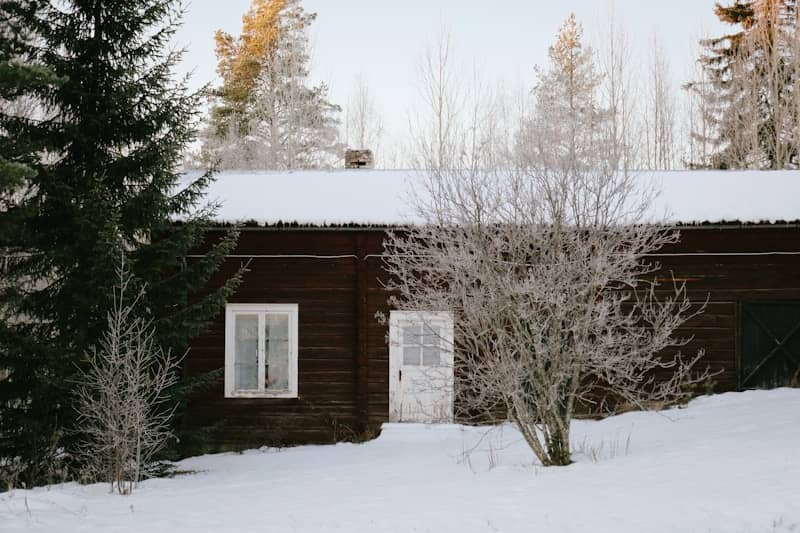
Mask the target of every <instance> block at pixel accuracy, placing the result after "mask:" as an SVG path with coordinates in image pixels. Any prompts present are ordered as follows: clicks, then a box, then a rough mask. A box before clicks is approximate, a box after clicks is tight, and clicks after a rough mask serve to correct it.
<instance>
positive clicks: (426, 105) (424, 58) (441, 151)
mask: <svg viewBox="0 0 800 533" xmlns="http://www.w3.org/2000/svg"><path fill="white" fill-rule="evenodd" d="M417 91H418V96H419V98H418V104H417V107H416V108H415V109H413V110H412V112H411V114H410V118H409V126H410V129H411V131H410V133H411V144H412V150H413V152H414V154H419V155H420V157H418V158H417V160H416V161H414V162H413V163H414V166H420V165H424V166H429V165H434V167H435V168H443V167H446V166H448V165H449V164H450V162H452V161H454V160H455V157H456V154H457V151H458V148H457V146H458V144H459V138H458V134H457V130H458V127H459V126H458V124H459V121H460V120H461V118H460V115H461V113H462V111H463V106H464V101H463V100H464V95H463V93H462V89H461V87H460V85H459V75H458V71H457V69H456V66H455V58H454V50H453V44H452V39H451V37H450V33H449V32H448V31H447V30H446V29H444V28H442V29H440V30H439V31H438V33H437V34H436V36H435V37H434V39H433V41H432V42H431V43H429V44H428V45H427V47H426V48H425V50H424V51H423V53H422V55H421V56H420V59H419V62H418V64H417Z"/></svg>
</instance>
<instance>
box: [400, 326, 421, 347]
mask: <svg viewBox="0 0 800 533" xmlns="http://www.w3.org/2000/svg"><path fill="white" fill-rule="evenodd" d="M419 332H420V327H419V326H405V327H403V345H404V346H413V345H415V344H419V341H420V334H419Z"/></svg>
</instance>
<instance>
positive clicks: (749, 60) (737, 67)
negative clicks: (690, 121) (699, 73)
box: [687, 0, 800, 169]
mask: <svg viewBox="0 0 800 533" xmlns="http://www.w3.org/2000/svg"><path fill="white" fill-rule="evenodd" d="M715 14H716V15H717V17H718V18H719V19H720V20H721V21H722V22H724V23H726V24H729V25H731V26H733V27H734V28H736V29H735V31H732V32H731V33H728V34H726V35H723V36H720V37H716V38H711V39H704V40H702V41H701V45H702V46H703V47H704V48H705V52H704V53H703V54H702V56H701V57H700V59H699V61H700V64H701V65H702V67H703V70H704V71H705V78H706V80H707V81H705V82H690V83H688V84H687V88H688V89H689V90H692V91H694V93H695V94H696V95H697V96H698V98H700V99H701V100H702V107H703V109H705V110H706V117H705V120H706V122H707V123H708V124H709V125H710V133H700V132H697V131H694V132H692V135H693V137H694V138H695V139H696V140H697V141H700V142H701V143H707V144H709V145H711V146H712V150H711V153H710V154H709V155H708V156H707V157H705V158H704V159H702V160H698V161H692V162H691V164H692V166H694V167H700V168H764V169H781V168H798V166H800V131H798V129H797V123H798V120H800V114H799V113H798V109H800V94H798V89H799V88H800V27H798V5H797V1H796V0H737V1H735V2H734V3H733V4H730V5H721V4H717V5H716V7H715ZM706 85H708V86H706Z"/></svg>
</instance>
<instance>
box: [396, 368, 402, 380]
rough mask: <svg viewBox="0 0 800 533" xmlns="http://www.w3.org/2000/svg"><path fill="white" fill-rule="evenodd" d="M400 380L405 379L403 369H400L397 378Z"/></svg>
mask: <svg viewBox="0 0 800 533" xmlns="http://www.w3.org/2000/svg"><path fill="white" fill-rule="evenodd" d="M397 380H398V381H403V369H402V368H401V369H400V372H399V377H398V378H397Z"/></svg>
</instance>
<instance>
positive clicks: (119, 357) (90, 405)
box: [76, 257, 180, 494]
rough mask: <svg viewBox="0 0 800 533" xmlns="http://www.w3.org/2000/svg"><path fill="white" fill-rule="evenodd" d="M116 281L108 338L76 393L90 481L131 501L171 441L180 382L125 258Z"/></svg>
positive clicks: (94, 352)
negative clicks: (141, 308)
mask: <svg viewBox="0 0 800 533" xmlns="http://www.w3.org/2000/svg"><path fill="white" fill-rule="evenodd" d="M117 276H118V284H117V286H116V287H115V289H114V297H113V298H114V303H113V309H112V310H111V311H110V312H109V313H108V317H107V326H106V331H105V333H104V334H103V338H102V339H101V340H100V342H99V343H98V345H97V346H96V347H93V348H92V349H91V350H90V351H89V352H88V353H87V354H86V365H85V367H84V368H83V369H81V372H80V382H79V384H78V387H77V390H76V394H77V396H78V407H77V409H78V416H79V423H80V424H81V428H80V433H81V435H82V436H83V442H82V445H81V447H80V449H79V451H78V453H79V455H80V457H81V458H82V460H83V461H82V462H83V464H84V467H85V472H84V474H85V479H87V480H92V481H95V480H104V481H108V482H109V483H110V484H111V491H113V490H114V489H115V488H116V490H117V491H118V492H119V493H120V494H130V493H131V492H132V491H133V489H134V488H135V487H136V486H137V485H138V483H139V481H140V480H141V479H143V478H144V477H146V476H148V475H150V474H151V473H152V468H153V467H154V466H155V464H154V458H155V455H156V454H157V453H158V452H159V451H160V450H161V449H162V448H163V447H164V445H165V444H166V443H167V440H168V439H169V438H170V437H171V436H172V430H171V425H170V421H171V418H172V415H173V411H174V409H171V408H169V407H167V405H166V401H167V397H166V394H165V393H166V391H167V389H169V388H170V387H171V386H172V385H174V384H175V383H177V381H178V379H179V376H178V373H177V367H178V365H179V363H180V358H175V357H173V356H172V355H171V354H170V353H169V352H165V351H164V350H163V349H162V348H161V347H159V346H158V345H156V342H155V331H154V326H153V323H152V321H151V320H148V319H145V318H142V317H141V316H139V315H137V311H138V309H137V307H138V304H139V302H140V300H141V298H142V295H143V291H144V289H141V290H139V291H138V292H137V291H134V289H133V278H132V275H131V274H130V272H129V270H128V269H127V267H126V265H125V260H124V257H123V259H122V261H121V263H120V266H119V268H118V269H117ZM132 293H133V294H132Z"/></svg>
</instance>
